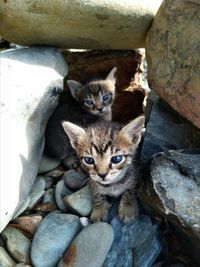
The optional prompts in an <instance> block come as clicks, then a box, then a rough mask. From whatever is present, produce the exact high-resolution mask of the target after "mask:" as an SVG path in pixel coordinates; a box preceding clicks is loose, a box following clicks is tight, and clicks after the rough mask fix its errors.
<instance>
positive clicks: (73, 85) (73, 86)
mask: <svg viewBox="0 0 200 267" xmlns="http://www.w3.org/2000/svg"><path fill="white" fill-rule="evenodd" d="M67 85H68V86H69V89H70V92H71V94H72V96H73V97H74V98H75V99H77V93H78V91H79V90H80V88H81V87H82V84H81V83H79V82H77V81H74V80H67Z"/></svg>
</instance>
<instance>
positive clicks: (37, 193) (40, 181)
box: [28, 176, 46, 209]
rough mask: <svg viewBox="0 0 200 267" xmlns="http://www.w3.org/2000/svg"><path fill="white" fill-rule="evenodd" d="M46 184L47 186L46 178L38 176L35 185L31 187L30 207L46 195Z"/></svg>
mask: <svg viewBox="0 0 200 267" xmlns="http://www.w3.org/2000/svg"><path fill="white" fill-rule="evenodd" d="M45 186H46V183H45V179H44V178H43V177H42V176H37V178H36V180H35V182H34V184H33V187H32V188H31V191H30V202H29V205H28V208H29V209H32V208H33V207H34V206H35V205H36V204H37V203H38V201H39V200H40V199H41V197H42V196H43V195H44V193H45Z"/></svg>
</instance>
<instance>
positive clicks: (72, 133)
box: [62, 121, 86, 150]
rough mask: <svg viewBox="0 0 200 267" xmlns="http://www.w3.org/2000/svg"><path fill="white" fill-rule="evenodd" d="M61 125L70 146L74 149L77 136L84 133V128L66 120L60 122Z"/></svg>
mask: <svg viewBox="0 0 200 267" xmlns="http://www.w3.org/2000/svg"><path fill="white" fill-rule="evenodd" d="M62 127H63V129H64V131H65V133H66V134H67V136H68V137H69V140H70V143H71V145H72V147H73V148H74V149H75V150H76V147H77V142H78V140H79V138H80V137H81V136H83V135H85V134H86V132H85V130H84V129H83V128H81V127H80V126H78V125H76V124H74V123H71V122H68V121H64V122H62Z"/></svg>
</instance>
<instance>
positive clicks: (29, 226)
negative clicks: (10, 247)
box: [13, 214, 43, 235]
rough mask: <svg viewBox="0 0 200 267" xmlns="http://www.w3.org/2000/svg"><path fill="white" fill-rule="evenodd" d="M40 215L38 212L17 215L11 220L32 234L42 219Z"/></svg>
mask: <svg viewBox="0 0 200 267" xmlns="http://www.w3.org/2000/svg"><path fill="white" fill-rule="evenodd" d="M42 219H43V218H42V216H41V215H38V214H32V215H27V216H20V217H17V218H16V219H15V220H14V221H13V222H14V223H15V224H16V225H17V226H18V227H19V228H20V229H21V230H23V231H25V232H27V233H28V234H31V235H33V234H34V233H35V231H36V229H37V227H38V225H39V224H40V223H41V221H42Z"/></svg>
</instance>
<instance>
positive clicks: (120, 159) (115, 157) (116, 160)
mask: <svg viewBox="0 0 200 267" xmlns="http://www.w3.org/2000/svg"><path fill="white" fill-rule="evenodd" d="M122 159H123V156H121V155H118V156H114V157H112V158H111V162H112V163H114V164H117V163H120V162H121V161H122Z"/></svg>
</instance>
